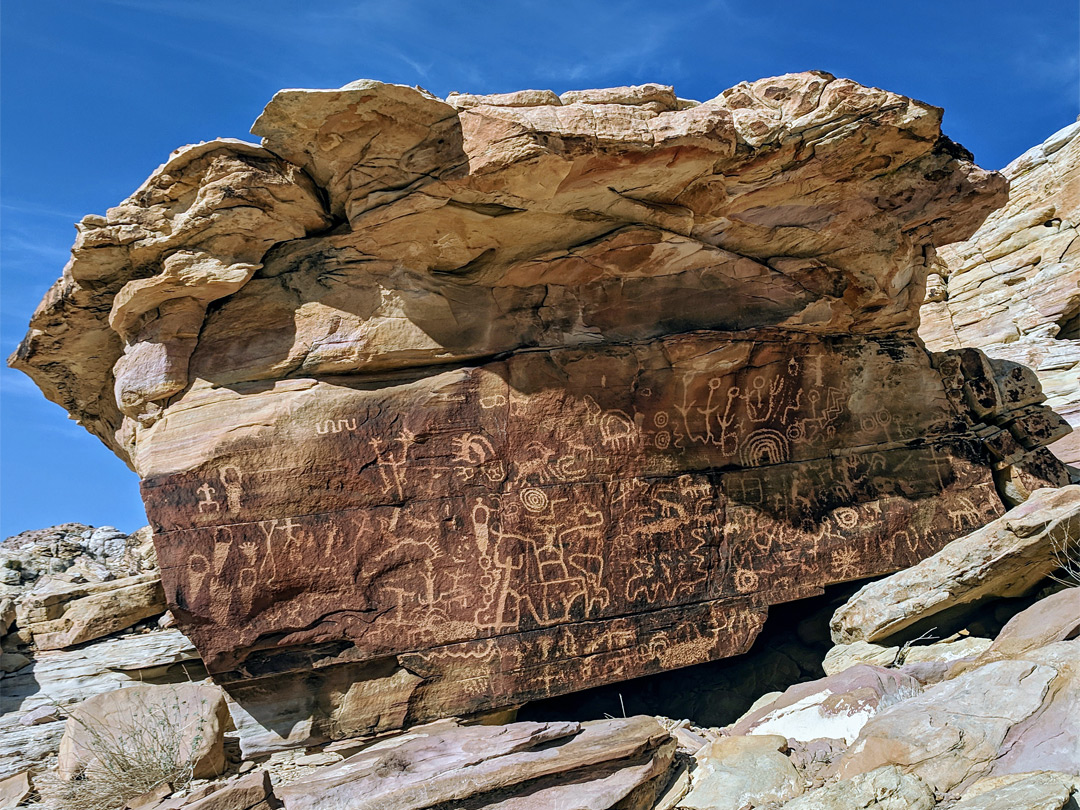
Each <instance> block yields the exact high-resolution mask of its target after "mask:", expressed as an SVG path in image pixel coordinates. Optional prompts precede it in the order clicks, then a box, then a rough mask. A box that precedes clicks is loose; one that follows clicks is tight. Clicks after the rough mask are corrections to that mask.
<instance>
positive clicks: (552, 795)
mask: <svg viewBox="0 0 1080 810" xmlns="http://www.w3.org/2000/svg"><path fill="white" fill-rule="evenodd" d="M1078 538H1080V486H1069V487H1064V488H1061V489H1057V490H1040V491H1039V492H1037V493H1036V494H1035V495H1034V496H1033V497H1032V498H1031V499H1030V500H1029V501H1028V502H1027V503H1025V504H1023V505H1022V506H1020V507H1017V508H1015V509H1013V510H1011V511H1009V512H1008V513H1006V514H1005V515H1004V516H1003V517H1002V518H999V519H998V520H996V521H993V522H992V523H990V524H988V525H987V526H986V527H984V528H983V529H980V530H978V531H976V532H974V533H972V534H970V535H968V536H966V537H963V538H961V539H959V540H956V541H954V542H953V543H951V544H949V545H948V546H947V547H946V548H945V549H943V550H942V551H941V552H939V553H938V554H936V555H934V556H932V557H930V558H928V559H927V560H925V561H923V562H921V563H919V564H918V565H916V566H914V567H912V568H909V569H907V570H905V571H901V572H899V573H897V574H894V575H892V576H889V577H885V578H883V579H878V580H875V581H872V582H870V583H868V584H866V585H864V586H863V587H862V588H861V589H860V590H858V591H857V592H855V593H850V589H849V590H848V593H850V596H849V598H847V599H846V601H843V603H842V604H841V605H840V606H839V608H838V609H835V610H833V607H835V602H836V599H837V597H836V595H835V594H833V595H832V596H828V595H827V596H826V597H822V598H819V599H817V600H808V601H807V602H806V603H805V604H804V605H802V606H801V607H802V609H803V610H802V612H803V613H804V614H805V616H804V618H803V620H802V621H801V622H800V621H791V617H790V616H787V617H785V616H777V617H775V618H777V619H780V620H781V621H784V622H785V623H786V626H785V628H780V629H772V632H773V635H770V631H768V630H767V632H766V633H765V634H763V636H762V642H763V643H759V644H758V645H756V646H755V647H754V649H753V650H751V652H750V653H748V654H747V655H744V656H741V657H739V658H737V659H732V660H730V661H724V662H718V664H716V665H711V666H715V667H718V668H719V669H717V670H716V671H715V672H714V673H713V676H710V675H709V674H708V672H707V671H706V670H704V669H702V668H701V667H694V668H690V669H688V670H684V671H683V672H682V673H667V674H665V675H662V676H657V678H653V679H641V680H639V681H634V682H628V683H624V684H619V685H617V686H616V687H609V688H608V691H607V692H602V691H599V692H598V693H595V694H592V695H590V694H589V693H585V694H583V695H579V696H575V697H574V700H575V701H576V702H568V700H570V699H562V701H561V703H560V702H559V701H546V702H541V703H539V704H534V705H531V706H527V707H525V708H524V709H523V710H522V711H521V712H520V716H521V717H522V718H529V719H521V720H519V719H516V717H515V715H516V714H518V713H517V712H516V711H514V710H510V711H506V712H503V713H501V714H493V715H490V716H488V717H487V718H486V719H485V720H484V722H483V723H481V724H470V725H466V724H463V723H461V722H459V721H457V720H454V719H447V720H442V721H438V722H435V723H431V724H428V725H424V726H420V727H414V728H411V729H409V730H407V731H405V732H394V733H391V734H385V735H381V736H374V737H367V738H352V739H341V740H337V741H335V742H333V743H330V744H327V745H324V746H318V747H312V748H294V749H291V750H285V751H278V752H275V753H272V754H261V755H253V756H246V757H245V756H244V755H243V754H242V753H241V748H240V745H239V740H238V732H237V730H236V727H235V725H234V723H233V721H232V720H231V715H230V710H232V713H235V712H236V710H237V707H236V706H235V704H232V702H231V701H230V700H229V698H228V696H227V695H226V694H225V693H224V692H223V691H222V690H221V689H220V688H219V687H218V686H216V685H214V684H213V683H212V682H211V681H210V680H208V679H206V678H205V670H204V669H203V667H202V664H201V661H200V660H199V658H198V656H197V654H196V652H195V650H194V648H193V647H192V646H191V645H190V644H189V643H188V642H187V640H186V639H185V638H184V637H183V636H182V635H180V634H179V632H178V631H176V630H175V629H172V628H170V627H169V624H170V622H169V614H168V613H167V612H166V611H165V605H164V602H163V600H162V599H161V594H160V584H159V582H158V580H157V575H156V568H155V562H154V557H153V553H152V545H151V544H150V543H149V542H148V540H149V538H148V533H147V532H145V531H140V532H136V533H135V534H133V535H130V536H129V535H125V534H123V533H121V532H119V531H117V530H115V529H111V528H109V527H103V528H98V529H94V528H93V527H89V526H83V525H80V524H65V525H62V526H55V527H51V528H49V529H44V530H41V531H36V532H27V533H24V534H22V535H18V536H16V537H12V538H8V539H7V540H6V541H4V543H3V545H2V548H3V557H2V565H3V569H2V570H3V571H4V572H5V573H4V575H3V576H4V584H3V586H2V588H3V591H2V594H3V600H4V601H3V629H4V636H3V650H4V658H3V665H4V675H3V680H2V690H0V691H2V695H3V703H2V706H0V708H2V715H0V774H2V775H3V779H2V781H0V808H5V810H6V808H14V807H17V806H18V807H22V806H26V807H39V808H42V810H44V808H52V807H59V808H69V807H71V808H76V807H78V808H106V807H120V806H126V807H128V808H131V809H132V810H134V809H135V808H140V810H142V809H143V808H145V809H146V810H150V808H153V809H154V810H179V808H185V810H210V808H213V809H214V810H255V809H256V808H258V810H263V808H272V807H282V806H283V807H285V808H288V809H289V810H299V808H373V809H374V808H379V810H386V809H387V808H401V809H402V810H404V809H405V808H414V809H415V810H421V809H422V808H451V807H452V808H473V809H474V810H480V808H502V809H505V810H509V809H510V808H518V809H519V810H523V809H524V808H538V809H539V808H562V809H563V810H565V809H566V808H583V809H584V808H596V809H599V808H620V809H621V810H631V809H634V810H638V809H640V810H660V809H661V808H662V809H663V810H673V809H674V808H683V809H684V810H746V808H752V809H753V808H763V809H764V808H769V810H777V809H778V808H783V809H784V810H811V809H812V808H815V809H818V810H831V808H836V809H837V810H841V809H843V810H847V809H848V808H880V809H881V810H884V809H885V808H896V810H899V809H900V808H906V809H908V810H910V809H912V808H926V809H927V810H929V809H930V808H942V809H944V808H950V809H952V808H955V810H975V808H985V809H986V810H989V808H1002V809H1003V810H1004V808H1009V809H1010V810H1016V809H1017V808H1047V809H1048V810H1060V809H1061V808H1067V807H1075V801H1076V799H1075V798H1072V797H1075V796H1080V719H1078V718H1080V638H1078V635H1080V588H1077V587H1076V582H1075V580H1069V579H1068V577H1067V572H1066V576H1065V577H1062V576H1061V575H1062V573H1063V572H1062V564H1063V563H1068V562H1069V560H1070V559H1072V560H1073V561H1075V559H1076V556H1077V553H1078V547H1080V539H1078ZM840 598H843V597H840ZM830 599H831V600H832V604H830ZM830 614H831V620H829V619H828V617H829V616H830ZM793 615H796V614H793ZM827 620H828V621H829V625H830V627H829V630H830V633H831V640H832V644H831V646H830V645H829V644H823V643H822V638H821V636H822V632H817V633H816V632H815V631H814V629H813V627H814V626H815V623H816V624H818V625H820V626H821V627H822V628H824V622H825V621H827ZM791 628H797V632H788V631H791ZM785 632H786V633H787V634H786V635H784V633H785ZM776 633H780V635H776ZM781 662H783V663H781ZM815 670H817V671H819V672H820V673H823V677H816V678H815V677H813V675H814V673H815ZM717 672H720V673H722V678H723V684H721V680H717V679H716V678H719V677H720V676H717V675H716V673H717ZM680 677H681V678H682V679H683V683H682V685H681V687H680V686H679V684H678V680H677V679H678V678H680ZM709 677H714V680H713V681H711V682H710V681H709V680H708V679H709ZM810 678H812V679H810ZM657 679H661V680H662V684H661V685H660V686H659V687H658V685H657V683H654V681H657ZM664 679H666V680H664ZM785 680H787V683H784V681H785ZM748 684H749V685H751V686H750V690H751V691H752V690H753V689H754V688H757V689H759V690H761V689H763V688H765V685H777V686H781V687H783V688H782V689H781V690H780V691H771V692H766V693H764V694H754V695H751V694H750V692H749V691H747V685H748ZM739 686H741V687H742V688H743V691H742V692H739V691H737V690H738V687H739ZM615 689H617V690H618V695H619V703H620V705H621V706H622V707H623V708H625V707H626V706H628V705H629V707H630V708H631V712H632V713H631V716H629V717H625V716H610V715H609V716H608V717H598V718H597V719H589V718H591V717H595V715H596V707H597V706H598V705H600V704H601V703H604V702H605V701H606V704H607V705H609V706H611V705H612V692H611V690H615ZM710 690H711V691H712V692H714V693H715V694H713V695H712V698H713V699H712V702H711V703H708V702H707V701H706V702H702V699H701V696H702V693H703V692H709V691H710ZM660 692H663V693H665V695H666V697H663V698H662V697H661V696H660V695H659V693H660ZM678 693H684V694H681V695H680V694H678ZM685 695H694V698H693V700H691V702H689V703H687V702H685V701H684V702H683V704H682V705H684V706H685V705H696V706H701V707H703V709H702V710H703V712H704V713H705V714H707V715H709V723H708V724H707V723H706V722H699V718H696V717H679V718H673V717H667V716H651V715H645V714H636V713H633V712H636V711H638V710H639V709H641V708H643V707H645V708H647V707H652V708H653V710H654V711H656V710H657V709H659V708H671V707H676V706H678V705H679V698H681V697H685ZM751 698H756V699H754V700H753V705H751V706H750V707H749V709H748V710H746V711H741V710H742V708H745V704H746V702H747V701H748V700H750V699H751ZM694 701H698V702H696V703H695V702H694ZM706 706H708V707H709V708H704V707H706ZM736 707H739V711H740V712H741V716H736V715H737V713H736ZM574 710H576V711H578V712H580V714H579V718H578V719H577V720H573V719H567V714H568V713H571V712H573V711H574ZM725 712H727V713H728V715H729V717H730V720H729V721H728V722H726V723H719V724H717V725H712V724H711V723H713V722H717V721H718V718H719V717H722V716H723V714H724V713H725ZM622 713H623V712H622V711H618V710H616V711H615V712H613V714H616V715H621V714H622ZM117 751H120V752H122V756H121V757H120V758H119V759H121V760H122V761H123V762H126V763H128V764H129V765H130V767H128V768H127V770H125V769H124V767H120V766H118V765H117V760H118V757H117ZM162 751H164V752H165V753H166V754H167V755H168V756H169V757H172V761H173V763H174V765H175V763H179V767H175V768H174V770H173V772H171V773H169V774H166V775H165V776H161V773H162V771H161V768H160V760H161V752H162ZM155 757H156V759H155ZM136 766H138V767H136ZM154 767H157V768H158V769H157V770H154ZM132 771H139V773H132ZM106 775H107V777H108V778H107V779H105V778H104V777H105V776H106ZM166 777H167V778H166ZM139 778H141V779H143V782H139V781H138V780H139ZM103 779H104V781H105V782H107V783H108V784H109V785H110V790H111V791H112V792H109V791H104V792H102V788H101V783H102V781H103ZM155 780H157V781H158V782H159V784H153V782H154V781H155ZM118 786H119V787H118ZM121 789H124V790H126V791H127V795H120V794H119V793H117V792H116V791H117V790H121ZM137 789H141V792H140V795H138V796H137V797H136V796H135V794H134V792H133V791H136V790H137ZM125 802H126V804H125ZM1070 802H1073V803H1072V804H1070Z"/></svg>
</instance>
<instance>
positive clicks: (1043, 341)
mask: <svg viewBox="0 0 1080 810" xmlns="http://www.w3.org/2000/svg"><path fill="white" fill-rule="evenodd" d="M1002 173H1003V174H1004V175H1005V176H1006V177H1008V178H1009V182H1010V190H1009V201H1008V203H1007V204H1006V205H1005V207H1004V208H1002V209H1000V210H999V211H996V212H994V213H993V214H992V215H991V216H990V217H989V218H987V220H986V222H984V223H983V224H982V226H981V227H980V228H979V230H977V231H976V232H975V234H974V235H973V236H972V237H971V238H970V239H968V240H967V241H965V242H961V243H958V244H955V245H950V246H948V247H946V248H943V249H942V250H941V251H940V253H939V254H938V261H937V262H936V263H935V266H934V267H933V268H932V270H931V274H930V282H929V283H928V284H927V296H926V303H925V304H923V307H922V326H921V327H920V328H919V334H920V335H921V336H922V337H923V339H924V340H925V341H926V344H927V346H928V347H929V348H931V349H933V350H935V351H941V350H944V349H956V348H959V347H961V346H974V347H976V348H979V349H982V350H984V351H985V352H986V353H987V354H988V355H990V356H991V357H994V358H998V359H1001V360H1008V361H1012V362H1016V363H1023V364H1024V365H1026V366H1030V367H1031V368H1033V369H1035V371H1036V373H1037V374H1038V376H1039V380H1040V382H1041V383H1042V387H1043V390H1044V391H1045V392H1046V394H1047V395H1048V396H1049V399H1048V400H1047V405H1049V406H1050V407H1053V408H1054V410H1055V411H1057V412H1058V413H1060V414H1061V415H1062V416H1063V417H1065V419H1066V420H1068V422H1069V423H1070V424H1071V425H1072V426H1073V427H1074V428H1075V427H1077V426H1080V239H1077V235H1078V233H1077V226H1078V224H1080V122H1077V123H1075V124H1071V125H1070V126H1067V127H1065V128H1064V129H1062V130H1061V131H1060V132H1057V133H1055V134H1054V135H1052V136H1050V137H1049V138H1048V139H1047V140H1046V142H1045V143H1042V144H1040V145H1038V146H1036V147H1034V148H1033V149H1030V150H1029V151H1027V152H1025V153H1024V154H1023V155H1021V156H1020V157H1018V158H1017V159H1016V160H1014V161H1013V162H1012V163H1010V164H1009V165H1008V166H1006V167H1005V168H1004V169H1003V170H1002ZM1050 449H1051V450H1053V452H1054V453H1056V454H1057V456H1058V457H1059V458H1060V459H1062V460H1063V461H1065V462H1066V463H1068V464H1071V465H1075V466H1077V467H1080V432H1074V433H1073V434H1072V435H1070V436H1066V437H1063V438H1061V439H1059V440H1058V441H1056V442H1054V443H1053V444H1052V445H1051V447H1050Z"/></svg>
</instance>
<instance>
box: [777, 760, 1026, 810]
mask: <svg viewBox="0 0 1080 810" xmlns="http://www.w3.org/2000/svg"><path fill="white" fill-rule="evenodd" d="M934 807H936V802H935V799H934V793H933V791H932V790H930V788H929V787H927V786H926V783H925V782H923V781H922V780H921V779H920V778H919V777H917V776H915V775H914V774H909V773H904V772H903V771H902V770H901V769H900V768H898V767H896V766H895V765H885V766H883V767H881V768H876V769H874V770H872V771H868V772H867V773H861V774H859V775H858V776H855V777H852V778H851V779H844V780H841V781H839V782H833V783H832V784H830V785H826V786H825V787H822V788H819V789H817V790H815V791H812V792H810V793H807V794H805V795H803V796H800V797H798V798H797V799H792V800H791V801H790V802H787V803H786V804H785V805H784V806H783V808H782V810H933V808H934ZM1017 807H1019V805H1018V806H1017Z"/></svg>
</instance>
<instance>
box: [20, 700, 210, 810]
mask: <svg viewBox="0 0 1080 810" xmlns="http://www.w3.org/2000/svg"><path fill="white" fill-rule="evenodd" d="M206 703H207V701H206V700H205V699H203V700H202V709H205V706H206ZM70 716H71V721H69V722H74V723H76V724H77V725H78V726H79V727H80V728H81V730H82V735H80V736H81V742H82V747H83V749H84V750H85V757H84V760H85V765H84V767H83V770H82V771H81V772H80V773H79V774H77V775H76V776H75V778H73V779H71V780H70V781H68V780H64V779H61V778H59V777H58V776H55V775H54V776H52V777H51V778H49V779H46V780H41V786H40V791H41V794H42V798H43V799H44V800H45V805H46V806H48V807H52V808H56V810H61V808H62V810H118V808H122V807H123V806H124V804H125V803H126V802H127V801H129V800H130V799H133V798H134V797H136V796H140V795H142V794H143V793H146V792H148V791H151V790H153V789H155V788H157V787H158V786H160V785H162V784H166V783H167V784H169V785H171V787H172V789H173V790H174V791H175V790H182V789H183V788H185V787H187V785H188V783H190V782H191V780H192V778H193V776H194V770H195V756H196V753H197V752H198V750H199V747H200V743H201V741H202V739H203V737H204V734H205V728H204V726H205V724H206V722H207V719H206V713H205V711H196V710H192V709H191V708H190V707H188V706H187V705H186V703H185V702H184V701H181V700H180V696H179V693H177V692H174V693H173V697H172V702H171V703H165V704H163V703H160V702H157V701H147V700H140V701H137V702H136V704H135V705H134V706H133V708H132V709H131V710H130V711H129V712H127V713H126V714H125V715H124V716H122V717H117V716H116V715H115V714H114V715H112V716H110V717H109V718H108V719H107V720H98V719H96V718H93V717H88V716H87V717H84V716H82V715H81V714H80V713H79V712H78V710H75V711H74V712H72V713H71V715H70Z"/></svg>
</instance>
